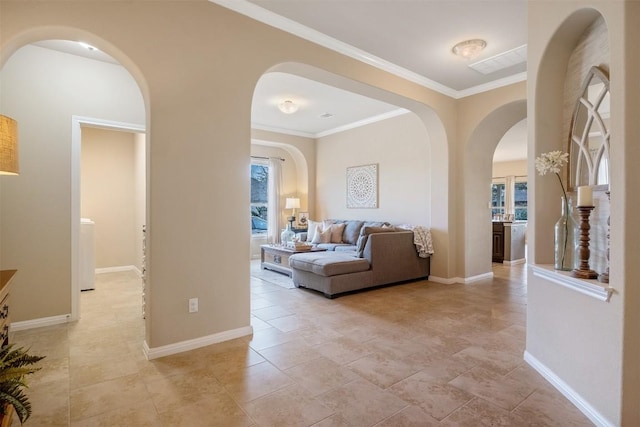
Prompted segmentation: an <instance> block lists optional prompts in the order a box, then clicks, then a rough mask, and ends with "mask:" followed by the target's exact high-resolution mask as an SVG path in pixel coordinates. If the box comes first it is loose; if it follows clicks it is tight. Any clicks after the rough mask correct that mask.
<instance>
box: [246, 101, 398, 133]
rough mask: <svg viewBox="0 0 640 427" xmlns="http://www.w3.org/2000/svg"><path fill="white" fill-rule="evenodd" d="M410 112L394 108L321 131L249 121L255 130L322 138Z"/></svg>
mask: <svg viewBox="0 0 640 427" xmlns="http://www.w3.org/2000/svg"><path fill="white" fill-rule="evenodd" d="M410 112H411V111H409V110H406V109H404V108H398V109H396V110H393V111H389V112H387V113H382V114H378V115H376V116H372V117H367V118H366V119H362V120H358V121H355V122H353V123H347V124H346V125H342V126H338V127H335V128H332V129H327V130H323V131H322V132H317V133H310V132H301V131H297V130H290V129H285V128H280V127H276V126H267V125H262V124H260V123H251V128H252V129H256V130H264V131H267V132H276V133H283V134H286V135H293V136H302V137H304V138H322V137H324V136H329V135H333V134H334V133H339V132H344V131H347V130H350V129H355V128H359V127H361V126H366V125H370V124H372V123H376V122H380V121H382V120H387V119H391V118H393V117H398V116H401V115H403V114H407V113H410Z"/></svg>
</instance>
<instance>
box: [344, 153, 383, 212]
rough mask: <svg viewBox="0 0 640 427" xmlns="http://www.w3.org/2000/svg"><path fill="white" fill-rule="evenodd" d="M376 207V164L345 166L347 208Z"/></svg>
mask: <svg viewBox="0 0 640 427" xmlns="http://www.w3.org/2000/svg"><path fill="white" fill-rule="evenodd" d="M377 207H378V164H377V163H376V164H371V165H363V166H352V167H348V168H347V208H377Z"/></svg>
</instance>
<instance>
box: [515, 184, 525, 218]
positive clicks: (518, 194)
mask: <svg viewBox="0 0 640 427" xmlns="http://www.w3.org/2000/svg"><path fill="white" fill-rule="evenodd" d="M514 193H515V194H514V195H513V201H514V203H515V211H514V213H515V220H516V221H526V220H527V182H526V181H523V182H516V183H515V191H514Z"/></svg>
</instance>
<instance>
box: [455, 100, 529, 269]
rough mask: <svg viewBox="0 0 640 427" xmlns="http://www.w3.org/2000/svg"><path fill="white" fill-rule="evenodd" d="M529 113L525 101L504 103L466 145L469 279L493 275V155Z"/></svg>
mask: <svg viewBox="0 0 640 427" xmlns="http://www.w3.org/2000/svg"><path fill="white" fill-rule="evenodd" d="M526 116H527V103H526V100H521V101H514V102H511V103H509V104H506V105H503V106H502V107H499V108H497V109H495V110H494V111H492V112H491V113H489V114H488V115H487V116H486V117H485V118H484V119H483V120H482V121H481V122H480V123H479V124H478V126H477V127H476V128H475V129H474V131H473V133H472V134H471V137H470V138H469V141H468V142H467V144H466V146H465V153H464V159H465V163H464V164H465V174H464V176H465V178H464V194H465V197H464V204H465V209H464V217H465V239H464V240H465V242H464V243H465V244H464V246H465V248H466V251H465V260H464V272H465V278H466V280H467V281H469V280H471V281H472V280H477V279H481V278H484V277H487V276H491V274H492V273H491V250H490V248H491V229H490V219H491V215H490V213H489V209H490V205H488V202H490V188H491V171H492V163H493V154H494V152H495V149H496V147H497V145H498V143H499V142H500V139H501V138H502V136H504V134H505V133H506V132H507V130H508V129H510V128H511V127H512V126H513V125H515V124H516V123H517V122H519V121H521V120H522V119H524V118H526ZM479 254H484V256H480V255H479Z"/></svg>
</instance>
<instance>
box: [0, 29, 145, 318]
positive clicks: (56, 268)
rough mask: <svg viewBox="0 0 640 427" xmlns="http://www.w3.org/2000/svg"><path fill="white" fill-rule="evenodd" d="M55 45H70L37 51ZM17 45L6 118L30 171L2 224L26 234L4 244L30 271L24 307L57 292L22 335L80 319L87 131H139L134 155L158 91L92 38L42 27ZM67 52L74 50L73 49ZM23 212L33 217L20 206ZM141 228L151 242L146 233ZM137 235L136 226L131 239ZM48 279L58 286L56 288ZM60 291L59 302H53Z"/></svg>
mask: <svg viewBox="0 0 640 427" xmlns="http://www.w3.org/2000/svg"><path fill="white" fill-rule="evenodd" d="M45 40H51V41H53V40H55V41H61V43H58V44H57V46H58V48H54V47H52V46H46V45H36V44H34V43H36V42H41V41H45ZM77 41H82V42H85V43H88V44H90V45H91V46H93V47H95V48H96V49H98V50H99V51H101V52H105V53H106V54H107V55H108V56H110V57H111V59H113V60H109V61H106V60H104V59H100V60H96V59H95V58H91V57H87V56H83V55H81V54H79V52H75V51H73V49H74V47H73V46H75V45H77V43H78V42H77ZM8 46H9V48H8V49H5V50H3V56H2V58H0V64H2V79H3V83H5V85H6V86H8V87H11V88H12V90H11V91H5V92H4V93H3V112H6V114H9V115H13V116H15V117H16V118H17V120H18V122H19V126H20V131H21V141H22V144H21V153H22V156H21V157H22V158H21V163H22V165H23V171H24V172H23V175H22V177H21V178H22V179H20V180H15V181H14V182H10V183H9V182H7V183H6V185H5V183H3V190H5V189H6V190H7V191H6V192H5V191H3V203H2V209H3V223H2V225H3V228H11V229H15V230H16V233H14V235H13V236H8V238H7V239H5V238H3V245H7V246H6V247H10V248H12V250H11V254H12V255H11V257H14V258H15V259H16V260H17V261H15V262H16V265H17V266H18V268H19V269H20V270H21V272H22V273H21V277H20V279H21V281H22V282H21V283H18V286H16V289H15V292H13V294H14V296H15V298H16V300H17V301H29V295H30V294H34V293H38V294H41V295H47V298H44V299H43V300H44V301H46V304H42V303H39V304H38V305H36V306H34V305H33V304H26V305H27V306H22V304H19V303H18V304H16V307H15V309H16V310H15V311H14V315H15V318H16V319H17V320H18V321H17V322H14V324H13V325H12V327H13V329H14V330H20V329H29V328H32V327H40V326H47V325H53V324H57V323H65V322H68V321H69V320H72V321H73V320H77V319H78V317H79V299H80V298H79V295H80V288H81V286H80V283H79V281H80V279H79V276H80V271H79V270H80V266H79V252H80V251H79V235H80V217H81V210H80V152H81V151H80V145H81V144H80V141H81V134H82V131H81V128H83V127H93V128H98V129H102V130H106V129H108V130H117V131H118V132H120V134H121V133H122V132H130V135H131V144H130V145H127V150H128V149H129V148H131V150H133V148H132V147H133V146H134V142H133V138H134V135H133V133H132V132H136V133H144V132H145V123H146V122H147V118H148V117H147V116H148V113H147V108H146V106H147V105H148V102H147V101H146V99H147V98H148V97H147V92H148V91H147V89H146V83H145V81H144V78H143V77H142V75H141V73H140V72H139V70H138V68H137V67H136V66H135V65H134V64H132V62H131V61H130V60H129V59H128V58H127V56H126V55H125V54H124V53H123V52H122V51H121V50H119V49H118V48H116V47H115V46H114V45H112V44H110V43H108V42H107V41H105V40H102V39H100V38H97V37H95V36H94V35H92V34H90V33H87V32H85V31H81V30H77V29H72V28H66V27H47V28H40V29H36V30H33V31H30V32H28V33H24V34H21V35H20V36H19V37H16V39H14V40H11V41H10V43H9V44H8ZM65 46H66V48H69V49H71V50H65V49H66V48H65ZM76 47H77V46H76ZM83 49H84V48H83ZM25 76H29V77H28V78H27V77H25ZM116 94H117V96H116ZM25 95H26V96H25ZM135 144H136V146H137V147H140V148H141V149H140V151H139V164H140V165H141V166H140V168H139V173H140V175H141V177H140V182H141V183H142V184H141V187H140V188H139V192H138V194H139V205H140V206H141V209H142V211H141V212H142V213H141V219H140V221H139V222H142V223H146V222H147V220H148V214H149V212H148V210H147V209H146V206H147V205H148V200H147V199H148V184H144V183H145V182H148V180H146V179H145V177H144V176H145V175H146V173H147V172H146V170H147V169H148V168H147V167H146V164H148V152H149V150H148V145H149V138H148V135H147V137H146V138H145V137H144V135H142V136H141V137H140V138H139V139H138V140H137V141H136V143H135ZM145 153H146V154H145ZM132 156H133V155H132ZM132 156H131V158H133V157H132ZM132 185H133V184H132ZM136 191H137V190H136ZM133 192H134V190H131V193H133ZM16 205H19V206H21V207H22V209H23V210H22V211H21V210H18V209H15V206H16ZM43 218H44V219H43ZM41 223H42V224H46V226H43V225H40V224H41ZM135 228H139V227H135ZM34 231H36V234H37V235H39V237H40V238H41V239H42V242H41V244H34V245H33V246H30V247H29V248H28V253H25V252H24V251H25V250H27V248H24V247H23V245H20V244H19V236H21V235H22V236H24V235H33V233H34ZM135 231H138V233H137V235H138V236H139V238H138V240H140V241H141V240H142V232H141V230H135ZM135 231H134V230H133V227H132V229H131V231H130V233H129V235H131V236H133V235H134V233H135ZM32 243H34V242H32ZM133 244H134V243H132V245H133ZM141 247H142V245H141V244H140V245H139V247H138V248H136V249H141ZM132 250H135V249H132ZM147 256H148V254H147ZM140 258H142V256H140ZM7 261H8V262H9V260H7ZM34 263H37V264H34ZM147 265H148V260H147ZM45 277H47V278H48V280H52V281H54V282H55V286H54V287H51V286H46V285H48V281H47V280H43V278H45ZM53 288H55V295H53V294H52V295H50V296H49V294H51V293H52V291H51V289H53ZM66 290H68V291H66ZM137 302H139V303H140V305H142V302H141V301H139V300H138V301H137ZM147 320H148V319H147Z"/></svg>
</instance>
